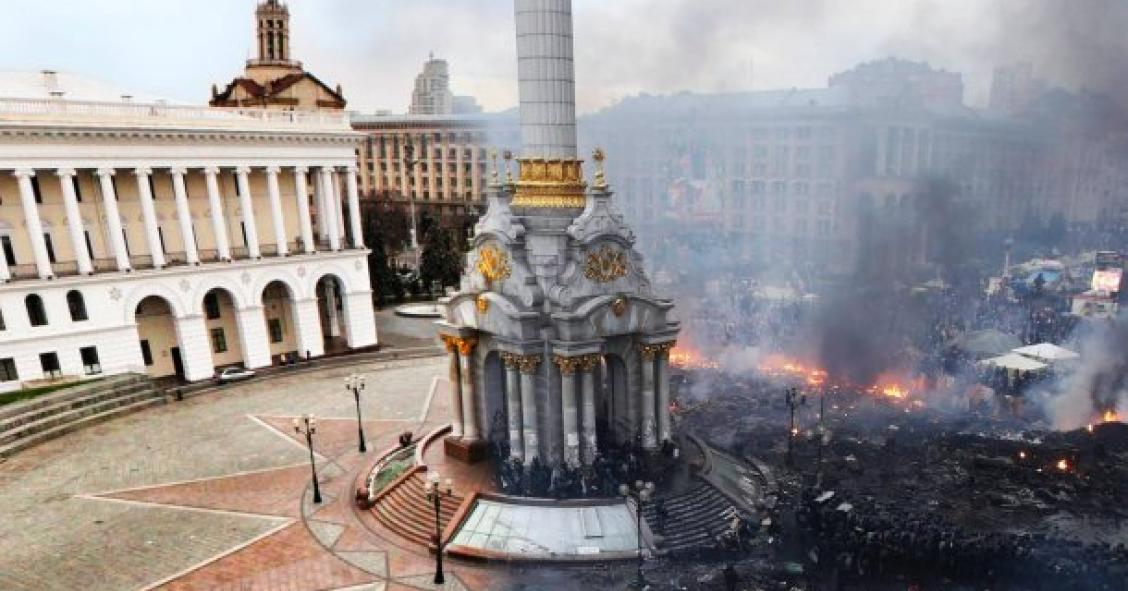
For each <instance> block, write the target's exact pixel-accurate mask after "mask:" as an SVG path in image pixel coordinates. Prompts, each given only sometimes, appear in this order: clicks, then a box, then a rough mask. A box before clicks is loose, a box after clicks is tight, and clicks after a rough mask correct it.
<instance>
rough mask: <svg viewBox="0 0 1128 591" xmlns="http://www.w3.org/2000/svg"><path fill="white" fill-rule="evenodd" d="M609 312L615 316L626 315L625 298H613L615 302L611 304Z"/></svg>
mask: <svg viewBox="0 0 1128 591" xmlns="http://www.w3.org/2000/svg"><path fill="white" fill-rule="evenodd" d="M611 312H612V313H613V314H615V315H616V316H622V315H623V314H626V313H627V298H624V297H622V296H620V297H617V298H615V301H613V302H611Z"/></svg>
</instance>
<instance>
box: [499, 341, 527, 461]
mask: <svg viewBox="0 0 1128 591" xmlns="http://www.w3.org/2000/svg"><path fill="white" fill-rule="evenodd" d="M502 359H503V361H504V362H505V408H506V418H507V419H508V424H509V456H510V457H512V458H516V459H518V460H521V461H522V462H523V461H525V441H524V439H523V438H522V431H523V429H522V425H521V421H522V416H521V373H520V371H518V369H519V368H520V365H519V364H518V362H517V356H516V355H512V354H509V353H503V354H502Z"/></svg>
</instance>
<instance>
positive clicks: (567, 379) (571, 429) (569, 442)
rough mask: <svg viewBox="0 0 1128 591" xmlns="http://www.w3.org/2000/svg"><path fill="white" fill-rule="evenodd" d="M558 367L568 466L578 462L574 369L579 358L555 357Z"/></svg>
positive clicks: (578, 438)
mask: <svg viewBox="0 0 1128 591" xmlns="http://www.w3.org/2000/svg"><path fill="white" fill-rule="evenodd" d="M556 365H557V366H559V367H560V405H561V410H562V411H563V417H562V425H563V428H564V431H563V432H564V462H565V463H567V464H568V465H569V466H577V465H579V463H580V412H579V411H580V409H579V404H578V403H577V399H576V369H578V368H579V365H580V360H579V359H575V358H570V357H561V358H557V360H556Z"/></svg>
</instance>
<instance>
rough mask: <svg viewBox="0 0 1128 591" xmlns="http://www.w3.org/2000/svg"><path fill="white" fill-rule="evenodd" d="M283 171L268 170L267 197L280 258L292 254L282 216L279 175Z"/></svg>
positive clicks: (274, 168)
mask: <svg viewBox="0 0 1128 591" xmlns="http://www.w3.org/2000/svg"><path fill="white" fill-rule="evenodd" d="M281 172H282V171H281V169H279V168H278V167H277V166H270V167H268V168H267V169H266V196H267V199H268V200H269V201H270V223H271V224H272V225H273V226H274V244H275V246H276V248H277V252H278V256H280V257H284V256H286V255H288V254H290V246H289V244H287V239H286V219H285V217H284V216H283V215H282V190H281V189H280V188H279V187H278V175H279V173H281Z"/></svg>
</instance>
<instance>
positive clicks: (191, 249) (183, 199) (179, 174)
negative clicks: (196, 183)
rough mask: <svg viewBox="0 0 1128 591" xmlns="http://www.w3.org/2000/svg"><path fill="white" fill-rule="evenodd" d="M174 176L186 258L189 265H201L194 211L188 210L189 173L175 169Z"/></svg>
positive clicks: (173, 181)
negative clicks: (194, 225) (186, 182)
mask: <svg viewBox="0 0 1128 591" xmlns="http://www.w3.org/2000/svg"><path fill="white" fill-rule="evenodd" d="M169 172H170V173H171V174H172V192H173V195H174V196H175V197H176V221H177V222H178V223H179V225H180V240H181V241H182V242H183V243H184V256H185V257H186V258H187V259H188V264H189V265H198V264H200V251H199V247H198V245H197V244H196V232H195V231H194V230H193V229H192V210H190V209H188V187H187V186H185V184H184V175H186V174H188V171H187V170H185V169H183V168H174V169H172V170H171V171H169Z"/></svg>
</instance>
